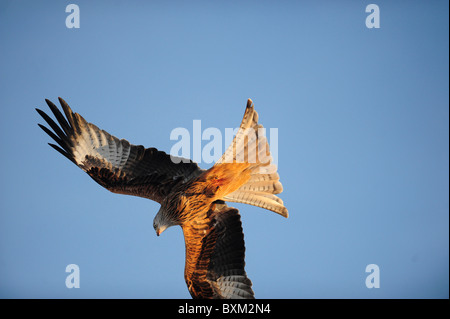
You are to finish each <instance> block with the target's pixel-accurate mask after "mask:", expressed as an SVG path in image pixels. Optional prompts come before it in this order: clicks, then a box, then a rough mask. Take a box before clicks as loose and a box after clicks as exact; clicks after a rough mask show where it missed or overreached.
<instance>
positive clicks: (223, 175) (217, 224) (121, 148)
mask: <svg viewBox="0 0 450 319" xmlns="http://www.w3.org/2000/svg"><path fill="white" fill-rule="evenodd" d="M46 102H47V104H48V106H49V107H50V110H51V111H52V113H53V114H54V116H55V118H56V120H57V122H58V123H59V125H58V124H56V123H55V122H54V121H53V120H52V119H51V118H50V117H49V116H48V115H47V114H46V113H44V112H43V111H41V110H39V109H36V111H37V112H38V113H39V114H40V115H41V116H42V117H43V118H44V120H45V121H46V122H47V123H48V125H49V126H50V127H51V128H52V129H53V132H52V131H51V130H49V129H48V128H47V127H45V126H43V125H41V124H38V125H39V127H41V128H42V129H43V130H44V131H45V132H46V133H47V134H48V135H50V137H51V138H53V139H54V140H55V141H56V143H57V144H58V145H59V146H58V145H55V144H51V143H49V145H50V146H52V147H53V148H54V149H56V150H57V151H58V152H60V153H61V154H62V155H64V156H65V157H67V158H68V159H69V160H71V161H72V162H73V163H75V164H76V165H77V166H78V167H80V168H81V169H82V170H83V171H85V172H86V173H87V174H88V175H89V176H90V177H92V179H93V180H95V181H96V182H97V183H99V184H100V185H101V186H103V187H105V188H106V189H108V190H109V191H111V192H113V193H118V194H126V195H134V196H140V197H145V198H149V199H151V200H154V201H156V202H158V203H160V204H161V208H160V210H159V212H158V213H157V214H156V216H155V219H154V221H153V227H154V229H155V231H156V234H157V235H158V236H159V235H160V234H161V233H162V232H163V231H164V230H165V229H166V228H167V227H170V226H174V225H179V226H181V228H182V229H183V233H184V239H185V244H186V264H185V272H184V277H185V280H186V284H187V286H188V289H189V292H190V294H191V296H192V297H193V298H254V293H253V290H252V288H251V287H252V282H251V281H250V279H249V278H248V277H247V274H246V272H245V269H244V266H245V261H244V257H245V245H244V234H243V232H242V225H241V218H240V215H239V211H238V210H237V209H236V208H233V207H228V206H227V204H226V203H225V201H229V202H238V203H245V204H250V205H254V206H258V207H262V208H266V209H268V210H271V211H274V212H276V213H278V214H280V215H282V216H284V217H288V212H287V209H286V207H284V205H283V202H282V200H281V199H280V198H278V197H277V196H276V195H275V194H278V193H281V192H282V190H283V187H282V185H281V183H280V181H279V176H278V173H277V172H276V166H275V165H274V164H273V163H272V157H271V155H270V152H269V147H268V143H267V139H266V138H265V136H264V135H263V134H261V129H262V125H260V124H258V114H257V113H256V111H255V109H254V107H253V102H252V101H251V100H250V99H249V100H248V102H247V107H246V110H245V114H244V118H243V120H242V123H241V125H240V128H239V130H238V132H237V134H236V136H235V138H234V140H233V143H232V144H231V145H230V147H229V148H228V149H227V150H226V152H225V153H224V155H223V156H222V158H221V159H220V160H219V161H217V162H216V163H215V164H214V166H213V167H212V168H210V169H208V170H203V169H200V168H199V167H198V165H197V164H196V163H194V162H192V161H191V160H187V159H182V158H179V157H173V156H170V155H168V154H166V153H164V152H162V151H158V150H157V149H155V148H144V147H143V146H142V145H132V144H130V143H129V142H128V141H126V140H124V139H122V140H119V139H117V138H116V137H114V136H112V135H110V134H109V133H107V132H105V131H103V130H101V129H99V128H98V127H97V126H95V125H94V124H91V123H88V122H86V120H85V119H84V118H83V117H81V116H80V115H79V114H78V113H73V112H72V110H71V109H70V107H69V105H68V104H67V103H66V102H65V101H64V100H63V99H61V98H59V102H60V104H61V107H62V109H63V111H64V114H65V117H64V115H63V114H62V113H61V112H60V111H59V109H58V108H57V107H56V106H55V105H54V104H53V103H52V102H51V101H49V100H46Z"/></svg>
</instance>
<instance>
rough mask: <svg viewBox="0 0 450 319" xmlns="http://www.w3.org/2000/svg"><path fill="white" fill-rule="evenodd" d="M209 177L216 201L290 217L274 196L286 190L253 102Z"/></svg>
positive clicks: (248, 105)
mask: <svg viewBox="0 0 450 319" xmlns="http://www.w3.org/2000/svg"><path fill="white" fill-rule="evenodd" d="M207 176H208V179H210V182H212V184H213V185H215V186H216V187H217V191H216V196H215V197H216V198H217V199H222V200H224V201H229V202H237V203H244V204H250V205H254V206H258V207H262V208H265V209H268V210H271V211H273V212H275V213H278V214H280V215H282V216H284V217H288V211H287V208H286V207H284V205H283V201H282V200H281V199H280V198H279V197H278V196H276V195H275V194H279V193H281V192H282V191H283V186H282V185H281V183H280V177H279V175H278V173H277V167H276V165H275V164H273V163H272V155H271V154H270V151H269V144H268V142H267V138H266V137H265V134H264V130H263V126H262V125H261V124H258V113H257V112H256V111H255V109H254V107H253V102H252V100H250V99H249V100H248V102H247V107H246V110H245V114H244V118H243V119H242V122H241V126H240V127H239V130H238V132H237V134H236V136H235V137H234V139H233V142H232V143H231V145H230V146H229V147H228V149H227V150H226V151H225V153H224V154H223V155H222V157H221V158H220V159H219V160H218V161H217V162H216V164H215V165H214V166H213V167H212V168H211V169H210V170H209V171H208V174H207Z"/></svg>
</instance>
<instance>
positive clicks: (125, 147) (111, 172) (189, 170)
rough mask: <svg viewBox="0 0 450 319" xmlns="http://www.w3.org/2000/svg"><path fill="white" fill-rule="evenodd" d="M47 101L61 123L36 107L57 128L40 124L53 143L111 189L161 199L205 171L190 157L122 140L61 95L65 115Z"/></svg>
mask: <svg viewBox="0 0 450 319" xmlns="http://www.w3.org/2000/svg"><path fill="white" fill-rule="evenodd" d="M46 102H47V104H48V106H49V107H50V110H51V111H52V113H53V114H54V116H55V118H56V120H57V121H58V124H59V125H58V124H56V123H55V122H54V121H53V120H52V119H51V118H50V117H49V116H48V115H47V114H46V113H45V112H43V111H41V110H39V109H36V111H37V112H38V113H39V114H40V115H41V116H42V117H43V118H44V120H45V121H46V122H47V124H48V125H49V126H50V127H51V128H52V129H53V131H54V132H52V131H51V130H49V129H48V128H47V127H45V126H43V125H41V124H38V125H39V127H41V128H42V129H43V130H44V131H45V132H46V133H47V134H48V135H50V137H52V138H53V139H54V140H55V142H56V143H57V144H58V145H59V146H58V145H55V144H51V143H49V145H50V146H52V147H53V148H54V149H56V150H57V151H58V152H60V153H61V154H62V155H64V156H65V157H67V158H68V159H69V160H71V161H72V162H73V163H75V164H76V165H77V166H78V167H80V168H81V169H82V170H83V171H85V172H86V173H87V174H88V175H89V176H90V177H92V178H93V179H94V180H95V181H96V182H97V183H99V184H100V185H101V186H103V187H105V188H106V189H108V190H110V191H111V192H114V193H119V194H126V195H135V196H140V197H145V198H149V199H152V200H154V201H157V202H159V203H161V201H162V200H163V199H164V198H165V197H166V196H167V194H168V193H170V191H171V190H172V189H173V187H174V186H175V185H177V184H179V183H184V182H186V181H188V180H190V179H191V178H193V177H195V176H198V175H199V174H200V173H201V172H202V170H201V169H200V168H199V167H198V165H197V164H196V163H194V162H192V161H190V160H186V159H182V158H179V157H173V156H170V155H168V154H166V153H164V152H162V151H158V150H157V149H156V148H144V147H143V146H142V145H132V144H130V143H129V142H128V141H126V140H124V139H121V140H119V139H118V138H116V137H114V136H112V135H111V134H109V133H108V132H105V131H104V130H101V129H99V128H98V127H97V126H95V125H94V124H91V123H88V122H86V120H85V119H84V118H83V117H82V116H81V115H79V114H78V113H73V112H72V110H71V109H70V107H69V105H68V104H67V103H66V102H65V101H64V100H63V99H61V98H59V102H60V104H61V107H62V109H63V111H64V114H65V117H64V116H63V114H62V113H61V112H60V111H59V109H58V108H57V107H56V106H55V105H54V104H53V103H52V102H51V101H49V100H46Z"/></svg>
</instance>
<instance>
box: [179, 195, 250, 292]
mask: <svg viewBox="0 0 450 319" xmlns="http://www.w3.org/2000/svg"><path fill="white" fill-rule="evenodd" d="M182 227H183V233H184V237H185V242H186V266H185V280H186V284H187V286H188V289H189V292H190V294H191V296H192V297H193V298H214V299H222V298H226V299H253V298H254V293H253V290H252V288H251V286H252V282H251V281H250V279H249V278H248V277H247V274H246V272H245V269H244V267H245V261H244V259H245V244H244V234H243V232H242V225H241V217H240V215H239V211H238V210H237V209H236V208H233V207H228V206H227V205H226V204H225V203H224V202H222V201H217V202H215V203H214V204H213V205H212V206H211V208H210V210H209V211H208V212H207V213H206V215H205V216H198V217H197V218H196V219H194V220H192V221H190V222H189V223H187V224H185V225H183V226H182Z"/></svg>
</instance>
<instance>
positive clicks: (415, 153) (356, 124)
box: [0, 1, 449, 298]
mask: <svg viewBox="0 0 450 319" xmlns="http://www.w3.org/2000/svg"><path fill="white" fill-rule="evenodd" d="M69 3H71V2H68V1H45V2H42V1H1V2H0V43H1V49H0V107H1V116H0V124H1V125H0V142H1V146H2V148H1V156H0V164H1V167H2V170H1V173H0V176H1V178H0V180H1V184H0V185H1V191H0V199H1V200H0V211H1V214H0V297H3V298H10V297H15V298H47V297H52V298H80V297H85V298H91V297H92V298H109V297H113V298H131V297H133V298H134V297H136V298H189V297H190V296H189V293H188V290H187V287H186V285H185V282H184V278H183V270H184V241H183V235H182V231H181V229H180V228H179V227H173V228H170V229H168V230H167V231H166V232H165V233H164V234H163V235H162V236H160V237H157V236H156V235H155V232H154V230H153V228H152V221H153V218H154V215H155V213H156V212H157V211H158V209H159V204H157V203H155V202H151V201H149V200H145V199H141V198H136V197H129V196H120V195H115V194H112V193H109V192H108V191H106V190H104V189H102V188H101V187H100V186H99V185H97V184H96V183H95V182H93V181H92V180H91V179H90V178H89V177H88V176H87V175H86V174H84V173H83V172H82V171H81V170H80V169H79V168H77V167H76V166H75V165H73V164H72V163H71V162H69V161H68V160H66V159H65V158H63V157H62V156H61V155H60V154H58V153H57V152H55V151H54V150H53V149H51V148H50V147H49V146H48V145H47V142H50V138H49V137H48V136H46V134H45V133H44V132H42V131H41V130H40V129H39V127H38V126H37V123H38V122H39V123H42V122H43V121H42V119H40V117H39V116H38V114H37V113H36V112H35V110H34V108H35V107H39V108H42V109H44V110H48V108H47V106H46V105H45V102H44V98H49V99H51V100H54V101H55V102H56V100H57V97H58V96H61V97H63V98H65V99H66V101H67V102H68V103H69V104H70V105H71V107H72V109H73V110H74V111H76V112H78V113H80V114H82V115H83V116H84V117H85V118H86V119H87V120H88V121H90V122H92V123H95V124H96V125H97V126H99V127H100V128H102V129H105V130H106V131H108V132H110V133H111V134H113V135H115V136H117V137H119V138H125V139H127V140H129V141H130V142H132V143H134V144H142V145H145V146H147V147H151V146H152V147H157V148H158V149H160V150H164V151H167V152H168V151H169V150H170V148H171V147H172V145H173V144H174V141H171V140H170V138H169V137H170V132H171V131H172V130H173V129H174V128H176V127H185V128H187V129H189V130H192V123H193V122H192V121H193V120H194V119H200V120H201V121H202V126H203V128H206V127H216V128H219V129H220V130H224V129H225V128H230V127H236V126H238V125H239V123H240V120H241V118H242V114H243V111H244V107H245V103H246V100H247V98H252V99H253V101H254V103H255V106H256V109H257V111H258V112H259V115H260V122H261V123H262V124H263V125H264V126H265V127H268V128H278V139H279V145H278V160H279V174H280V176H281V181H282V183H283V185H284V192H283V193H282V194H281V195H280V197H281V198H282V199H283V200H284V202H285V204H286V206H287V207H288V209H289V212H290V217H289V219H284V218H282V217H280V216H278V215H276V214H274V213H272V212H269V211H265V210H263V209H260V208H256V207H252V206H247V205H242V204H236V205H235V206H236V207H237V208H239V210H240V211H241V214H242V221H243V228H244V233H245V241H246V247H247V251H246V254H247V256H246V262H247V265H246V270H247V273H248V275H249V277H250V279H251V280H252V281H253V288H254V290H255V295H256V297H258V298H448V297H449V195H448V193H449V107H448V105H449V91H448V85H449V51H448V46H449V43H448V36H449V29H448V24H449V21H448V12H449V8H448V1H376V2H375V3H376V4H377V5H378V6H379V8H380V23H381V25H380V26H381V27H380V28H379V29H368V28H367V27H366V25H365V19H366V17H367V15H368V13H366V12H365V7H366V5H368V4H369V3H371V2H368V1H277V2H275V1H149V2H148V3H144V1H108V2H107V1H95V3H93V1H76V2H74V3H76V4H78V5H79V8H80V13H81V16H80V18H81V19H80V28H79V29H68V28H66V25H65V20H66V17H67V15H68V13H66V12H65V8H66V5H68V4H69ZM200 166H201V167H203V168H208V167H209V165H205V164H200ZM68 264H77V265H78V266H79V267H80V271H81V273H80V275H81V278H80V288H79V289H68V288H66V286H65V279H66V276H67V275H68V273H66V272H65V268H66V266H67V265H68ZM368 264H377V265H378V266H379V268H380V288H373V289H368V288H366V286H365V279H366V276H367V275H368V274H367V273H366V272H365V268H366V266H367V265H368Z"/></svg>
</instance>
